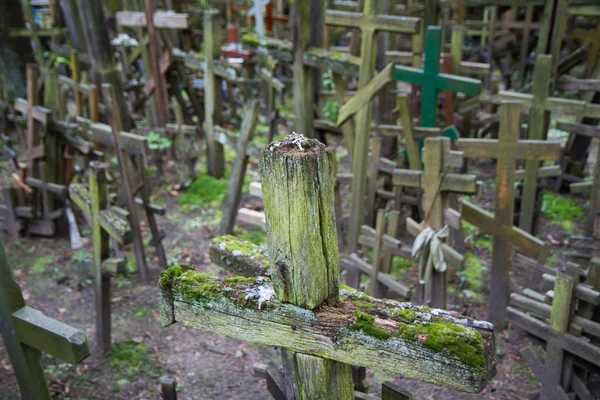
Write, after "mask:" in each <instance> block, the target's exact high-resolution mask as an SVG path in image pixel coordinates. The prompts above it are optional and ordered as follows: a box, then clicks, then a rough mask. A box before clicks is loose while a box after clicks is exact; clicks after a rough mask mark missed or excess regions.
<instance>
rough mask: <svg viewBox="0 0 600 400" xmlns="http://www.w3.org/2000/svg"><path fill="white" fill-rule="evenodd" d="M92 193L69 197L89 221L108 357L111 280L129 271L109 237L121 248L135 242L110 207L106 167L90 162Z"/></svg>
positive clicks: (100, 328)
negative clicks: (114, 254)
mask: <svg viewBox="0 0 600 400" xmlns="http://www.w3.org/2000/svg"><path fill="white" fill-rule="evenodd" d="M89 170H90V171H89V172H90V174H89V189H86V188H85V187H84V186H83V185H81V184H79V183H73V184H71V185H70V186H69V197H70V198H71V200H72V201H73V203H75V204H76V205H77V206H78V207H79V208H80V209H81V211H83V213H84V214H85V215H86V216H87V217H88V218H89V220H90V222H91V227H92V243H93V249H94V264H93V268H92V275H93V277H94V302H95V311H96V342H97V346H98V351H99V352H100V354H101V355H102V356H107V355H108V354H109V352H110V348H111V345H112V341H111V329H112V328H111V326H112V323H111V299H110V285H111V282H110V281H111V277H113V276H116V275H117V272H122V270H124V269H125V260H123V259H117V258H110V250H109V247H108V245H109V243H108V239H109V236H110V237H111V238H113V239H115V240H116V241H117V242H118V243H119V244H121V245H127V244H128V243H130V242H131V228H130V225H129V222H127V220H126V219H125V218H123V216H122V215H120V213H119V212H118V211H115V209H114V208H110V207H109V206H108V191H107V187H106V165H104V164H102V163H100V162H98V161H92V162H90V169H89Z"/></svg>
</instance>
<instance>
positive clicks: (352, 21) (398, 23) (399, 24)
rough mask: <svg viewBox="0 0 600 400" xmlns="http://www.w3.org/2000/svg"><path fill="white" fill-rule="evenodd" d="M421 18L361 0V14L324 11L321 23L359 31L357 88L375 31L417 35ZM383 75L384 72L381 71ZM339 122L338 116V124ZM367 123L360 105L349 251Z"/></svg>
mask: <svg viewBox="0 0 600 400" xmlns="http://www.w3.org/2000/svg"><path fill="white" fill-rule="evenodd" d="M420 23H421V20H420V19H419V18H412V17H400V16H389V15H378V14H377V13H376V6H375V2H374V1H373V0H365V1H364V3H363V10H362V13H357V12H351V11H338V10H327V11H326V12H325V24H327V25H333V26H345V27H351V28H356V27H359V28H360V30H361V49H360V68H359V73H358V89H359V90H360V89H363V88H365V87H366V86H367V85H369V84H370V81H371V77H372V76H373V71H374V70H375V61H376V53H377V42H376V40H375V38H376V37H377V35H376V34H377V32H381V31H385V32H394V33H408V34H412V35H415V34H418V33H419V31H420ZM383 75H387V74H383ZM342 122H343V121H341V120H340V119H338V125H341V123H342ZM370 122H371V107H368V106H367V107H361V108H360V110H359V111H358V112H357V114H356V137H355V138H354V147H353V148H352V149H351V152H352V192H353V195H352V201H351V206H350V208H351V213H352V215H353V216H354V217H355V218H356V219H357V220H358V221H359V223H358V224H354V225H353V227H354V228H353V229H354V230H353V231H352V232H351V233H350V234H349V240H348V246H349V250H350V251H351V252H353V251H356V249H357V246H358V242H357V239H358V229H360V226H361V225H362V221H363V218H364V215H365V214H364V213H365V210H364V197H365V195H366V187H367V175H366V173H367V170H366V168H365V166H366V165H367V158H368V154H369V137H370V135H369V132H370Z"/></svg>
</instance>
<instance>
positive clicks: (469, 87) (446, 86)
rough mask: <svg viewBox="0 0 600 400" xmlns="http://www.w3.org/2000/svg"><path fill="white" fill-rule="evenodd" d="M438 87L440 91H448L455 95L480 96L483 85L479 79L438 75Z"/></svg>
mask: <svg viewBox="0 0 600 400" xmlns="http://www.w3.org/2000/svg"><path fill="white" fill-rule="evenodd" d="M436 87H437V88H438V89H439V90H448V91H451V92H455V93H458V92H460V93H464V94H466V95H468V96H478V95H479V94H480V93H481V88H482V83H481V80H479V79H473V78H467V77H464V76H456V75H450V74H438V75H437V77H436Z"/></svg>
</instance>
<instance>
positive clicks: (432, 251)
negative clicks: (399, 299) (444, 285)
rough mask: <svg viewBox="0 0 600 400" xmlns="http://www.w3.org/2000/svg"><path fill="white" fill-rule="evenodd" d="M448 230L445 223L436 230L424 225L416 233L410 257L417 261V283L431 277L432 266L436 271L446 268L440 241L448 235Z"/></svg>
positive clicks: (421, 282) (426, 280) (422, 282)
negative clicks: (423, 227) (419, 231)
mask: <svg viewBox="0 0 600 400" xmlns="http://www.w3.org/2000/svg"><path fill="white" fill-rule="evenodd" d="M448 232H449V229H448V225H446V226H444V227H443V228H442V229H440V230H438V231H436V230H433V229H431V228H430V227H426V228H425V229H423V230H422V231H421V233H419V234H418V235H417V238H416V239H415V242H414V243H413V247H412V258H413V260H418V261H419V283H420V284H421V285H423V284H425V282H428V281H429V280H430V279H431V272H432V270H433V268H435V270H436V271H438V272H444V271H445V270H446V268H447V265H446V261H444V253H443V252H442V243H443V239H446V238H447V237H448Z"/></svg>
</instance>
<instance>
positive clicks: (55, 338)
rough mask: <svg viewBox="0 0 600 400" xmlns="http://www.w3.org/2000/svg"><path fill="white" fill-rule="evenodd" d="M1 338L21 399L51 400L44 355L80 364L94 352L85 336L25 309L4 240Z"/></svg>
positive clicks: (0, 270) (0, 278) (0, 256)
mask: <svg viewBox="0 0 600 400" xmlns="http://www.w3.org/2000/svg"><path fill="white" fill-rule="evenodd" d="M0 289H1V290H0V318H1V319H2V324H0V335H1V336H2V338H3V340H4V347H5V348H6V350H7V352H8V355H9V357H10V363H11V364H12V369H13V371H14V373H15V375H16V378H17V383H18V385H19V389H20V391H21V396H22V397H23V398H26V399H29V398H31V399H42V400H49V399H50V398H51V396H50V391H49V389H48V384H47V382H46V379H45V377H44V370H43V368H42V364H41V362H40V360H41V353H42V352H44V353H47V354H49V355H51V356H53V357H58V358H60V359H61V360H63V361H65V362H68V363H71V364H77V363H79V362H81V361H82V360H83V359H84V358H86V357H87V356H88V355H89V354H90V352H89V349H88V343H87V338H86V336H85V333H84V332H82V331H80V330H78V329H75V328H72V327H70V326H68V325H66V324H63V323H61V322H58V321H56V320H54V319H51V318H49V317H47V316H45V315H44V314H43V313H41V312H40V311H37V310H34V309H32V308H30V307H27V306H26V305H25V300H24V299H23V295H22V294H21V289H20V288H19V285H18V284H17V282H16V281H15V280H14V277H13V274H12V271H11V268H10V265H9V263H8V258H7V256H6V251H5V249H4V244H3V242H2V240H1V239H0Z"/></svg>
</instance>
